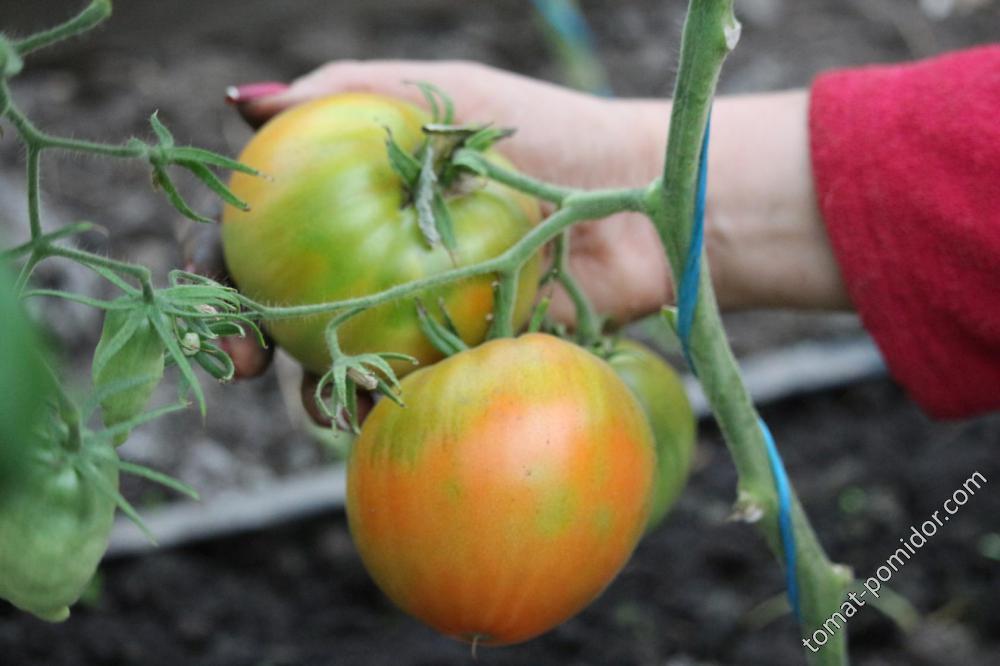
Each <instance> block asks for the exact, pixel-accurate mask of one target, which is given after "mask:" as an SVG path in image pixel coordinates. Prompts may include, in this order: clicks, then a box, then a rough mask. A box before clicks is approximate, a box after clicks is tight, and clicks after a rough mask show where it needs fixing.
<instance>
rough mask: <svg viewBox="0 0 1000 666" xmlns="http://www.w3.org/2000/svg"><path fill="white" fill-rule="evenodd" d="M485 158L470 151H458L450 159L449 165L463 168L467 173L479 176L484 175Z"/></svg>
mask: <svg viewBox="0 0 1000 666" xmlns="http://www.w3.org/2000/svg"><path fill="white" fill-rule="evenodd" d="M485 160H486V158H485V157H483V156H482V155H480V154H479V153H476V152H473V151H471V150H460V151H458V152H456V153H455V154H454V155H453V156H452V158H451V165H452V166H454V167H465V168H466V169H468V170H469V171H471V172H473V173H475V174H477V175H479V176H485V175H486V167H485V166H484V164H483V162H485Z"/></svg>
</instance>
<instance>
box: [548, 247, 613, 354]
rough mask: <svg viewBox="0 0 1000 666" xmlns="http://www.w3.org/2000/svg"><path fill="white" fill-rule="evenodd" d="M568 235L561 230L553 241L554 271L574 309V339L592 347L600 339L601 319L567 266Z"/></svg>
mask: <svg viewBox="0 0 1000 666" xmlns="http://www.w3.org/2000/svg"><path fill="white" fill-rule="evenodd" d="M569 245H570V235H569V232H568V231H564V232H562V233H561V234H560V235H559V237H558V238H557V239H556V242H555V257H556V258H555V266H554V267H553V271H554V272H555V277H556V280H558V281H559V284H561V285H562V287H563V289H565V290H566V294H567V295H568V296H569V298H570V300H571V301H573V307H574V308H575V310H576V339H577V342H578V343H579V344H580V345H582V346H584V347H588V348H590V347H593V346H594V345H596V344H597V342H598V341H599V340H600V339H601V320H600V317H598V315H597V312H596V311H595V310H594V306H593V305H591V303H590V300H589V299H588V298H587V295H586V294H585V293H584V292H583V289H581V288H580V285H579V284H577V282H576V279H575V278H574V277H573V274H572V272H571V271H570V266H569Z"/></svg>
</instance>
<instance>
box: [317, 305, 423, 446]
mask: <svg viewBox="0 0 1000 666" xmlns="http://www.w3.org/2000/svg"><path fill="white" fill-rule="evenodd" d="M363 311H364V308H355V309H353V310H348V311H347V312H345V313H343V314H340V315H338V316H336V317H334V318H333V319H331V320H330V323H329V324H328V325H327V327H326V344H327V347H328V349H329V351H330V359H331V361H332V363H331V367H330V369H329V370H327V371H326V372H325V373H323V375H322V376H321V377H320V378H319V381H318V382H316V390H315V391H314V392H313V399H314V400H315V402H316V406H317V407H318V408H319V411H320V413H321V414H323V415H324V416H325V417H326V418H328V419H330V421H331V422H332V423H337V424H339V425H340V426H341V427H344V429H348V430H351V431H353V432H354V433H355V434H357V433H360V432H361V426H360V425H359V423H358V398H357V393H358V390H359V389H361V390H365V391H375V392H377V393H380V394H382V395H384V396H385V397H387V398H389V399H390V400H392V401H393V402H395V403H396V404H397V405H399V406H400V407H403V406H404V405H403V399H402V397H401V391H400V385H399V378H398V377H396V373H395V372H394V371H393V369H392V366H391V365H390V364H389V361H406V362H409V363H412V364H414V365H417V364H418V361H417V359H415V358H414V357H412V356H410V355H409V354H400V353H397V352H378V353H366V354H356V355H351V354H345V353H344V352H343V350H342V349H341V347H340V341H339V340H338V338H337V328H338V327H339V326H341V325H342V324H344V323H345V322H346V321H347V320H349V319H350V318H351V317H353V316H355V315H357V314H360V313H361V312H363ZM328 388H332V390H331V391H330V399H331V404H329V405H328V404H327V401H326V399H325V397H324V393H325V392H326V390H327V389H328Z"/></svg>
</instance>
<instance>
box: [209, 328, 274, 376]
mask: <svg viewBox="0 0 1000 666" xmlns="http://www.w3.org/2000/svg"><path fill="white" fill-rule="evenodd" d="M219 347H220V348H221V349H222V351H224V352H226V353H227V354H229V358H231V359H233V366H234V367H235V369H236V370H235V372H234V373H233V379H253V378H254V377H259V376H260V375H262V374H264V371H265V370H267V368H268V366H270V365H271V361H272V359H273V358H274V345H273V344H268V345H267V346H266V347H261V346H260V343H259V342H257V338H256V337H252V336H251V337H246V338H240V337H236V336H229V337H225V338H219Z"/></svg>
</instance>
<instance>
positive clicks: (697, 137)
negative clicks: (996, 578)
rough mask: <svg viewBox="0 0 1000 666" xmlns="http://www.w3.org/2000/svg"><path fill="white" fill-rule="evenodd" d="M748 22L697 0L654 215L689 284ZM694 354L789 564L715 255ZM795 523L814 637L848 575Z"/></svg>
mask: <svg viewBox="0 0 1000 666" xmlns="http://www.w3.org/2000/svg"><path fill="white" fill-rule="evenodd" d="M738 35H739V23H738V22H737V21H736V19H735V17H734V16H733V0H691V2H690V4H689V9H688V16H687V20H686V22H685V26H684V33H683V38H682V42H681V58H680V67H679V72H678V75H677V80H676V87H675V90H674V97H673V105H672V111H671V118H670V130H669V137H668V147H667V154H666V159H665V163H664V170H663V178H662V180H661V181H660V182H659V183H655V184H654V186H653V187H652V188H651V189H650V193H649V198H648V213H649V215H650V217H651V218H652V220H653V223H654V225H655V226H656V229H657V231H658V233H659V235H660V238H661V240H662V241H663V245H664V247H665V249H666V252H667V258H668V260H669V264H670V266H671V268H672V271H673V276H674V283H675V284H680V281H681V272H682V270H683V267H684V263H685V258H686V256H687V252H688V246H689V245H690V243H691V239H692V232H693V220H694V208H695V191H696V185H697V180H698V167H699V162H700V159H701V152H702V140H703V137H704V134H705V127H706V124H707V121H708V115H709V110H710V108H711V104H712V98H713V96H714V93H715V87H716V83H717V81H718V78H719V72H720V71H721V68H722V63H723V61H724V60H725V58H726V56H727V55H728V53H729V51H730V50H732V48H733V47H734V46H735V42H736V39H737V38H738ZM694 312H695V315H694V322H693V326H692V334H691V345H690V357H691V362H692V364H693V369H694V370H695V371H696V373H697V375H698V377H699V379H700V381H701V383H702V387H703V388H704V391H705V395H706V396H707V398H708V400H709V403H710V404H711V406H712V409H713V411H714V413H715V415H716V418H717V420H718V422H719V426H720V428H721V429H722V432H723V435H724V436H725V439H726V442H727V445H728V447H729V451H730V453H731V455H732V456H733V460H734V462H735V463H736V468H737V471H738V473H739V484H738V485H739V497H740V498H741V499H742V501H743V503H744V504H746V503H747V502H748V501H751V502H752V504H753V505H754V506H756V507H759V509H760V510H761V511H762V514H761V513H760V512H756V514H757V515H755V517H758V516H759V518H760V519H759V520H758V521H757V522H756V524H757V525H758V527H759V529H760V530H761V531H762V533H763V535H764V537H765V539H766V540H767V542H768V545H769V546H770V548H771V550H772V551H773V552H774V553H775V555H776V556H777V557H778V558H779V559H783V558H782V555H783V546H782V541H781V538H780V534H779V528H778V520H777V516H778V510H777V494H776V491H775V484H774V477H773V476H772V472H771V468H770V464H769V459H768V454H767V449H766V443H765V441H764V437H763V434H762V431H761V429H760V428H759V426H758V420H759V416H758V414H757V411H756V409H755V408H754V406H753V403H752V401H751V399H750V395H749V392H748V391H747V389H746V387H745V386H744V384H743V381H742V379H741V377H740V371H739V366H738V364H737V362H736V359H735V357H734V356H733V353H732V349H731V348H730V346H729V343H728V341H727V339H726V336H725V331H724V329H723V327H722V321H721V317H720V314H719V309H718V305H717V303H716V299H715V293H714V291H713V288H712V282H711V277H710V274H709V271H708V267H707V262H706V261H705V257H704V256H703V257H702V270H701V272H700V276H699V288H698V298H697V302H696V306H695V311H694ZM792 496H793V501H792V504H793V507H792V523H793V529H794V533H795V542H796V556H797V557H796V560H797V562H798V564H797V576H798V580H799V583H800V588H801V593H802V618H801V623H802V630H803V634H804V635H809V634H811V633H812V631H813V630H814V629H815V628H816V627H818V626H821V625H822V623H823V621H824V620H825V619H827V618H828V617H829V616H830V615H831V613H832V612H833V611H835V610H837V609H839V607H840V603H841V601H842V599H843V595H844V593H845V583H846V579H845V576H844V574H843V571H842V569H840V568H837V567H835V566H834V565H833V564H832V563H831V562H830V560H829V559H828V558H827V556H826V553H825V552H824V550H823V547H822V546H821V545H820V543H819V542H818V540H817V538H816V535H815V533H814V532H813V529H812V527H811V525H810V524H809V521H808V518H807V517H806V515H805V512H804V511H803V509H802V506H801V505H800V503H799V501H798V499H797V497H795V495H794V491H793V493H792ZM806 656H807V658H808V659H809V661H810V663H812V664H821V665H823V666H835V665H836V666H840V665H843V664H846V663H847V651H846V644H845V632H838V633H836V634H834V635H833V637H832V638H831V639H830V641H829V643H827V644H826V645H825V646H824V647H823V649H822V650H820V651H819V652H816V653H811V652H808V651H807V652H806Z"/></svg>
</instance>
